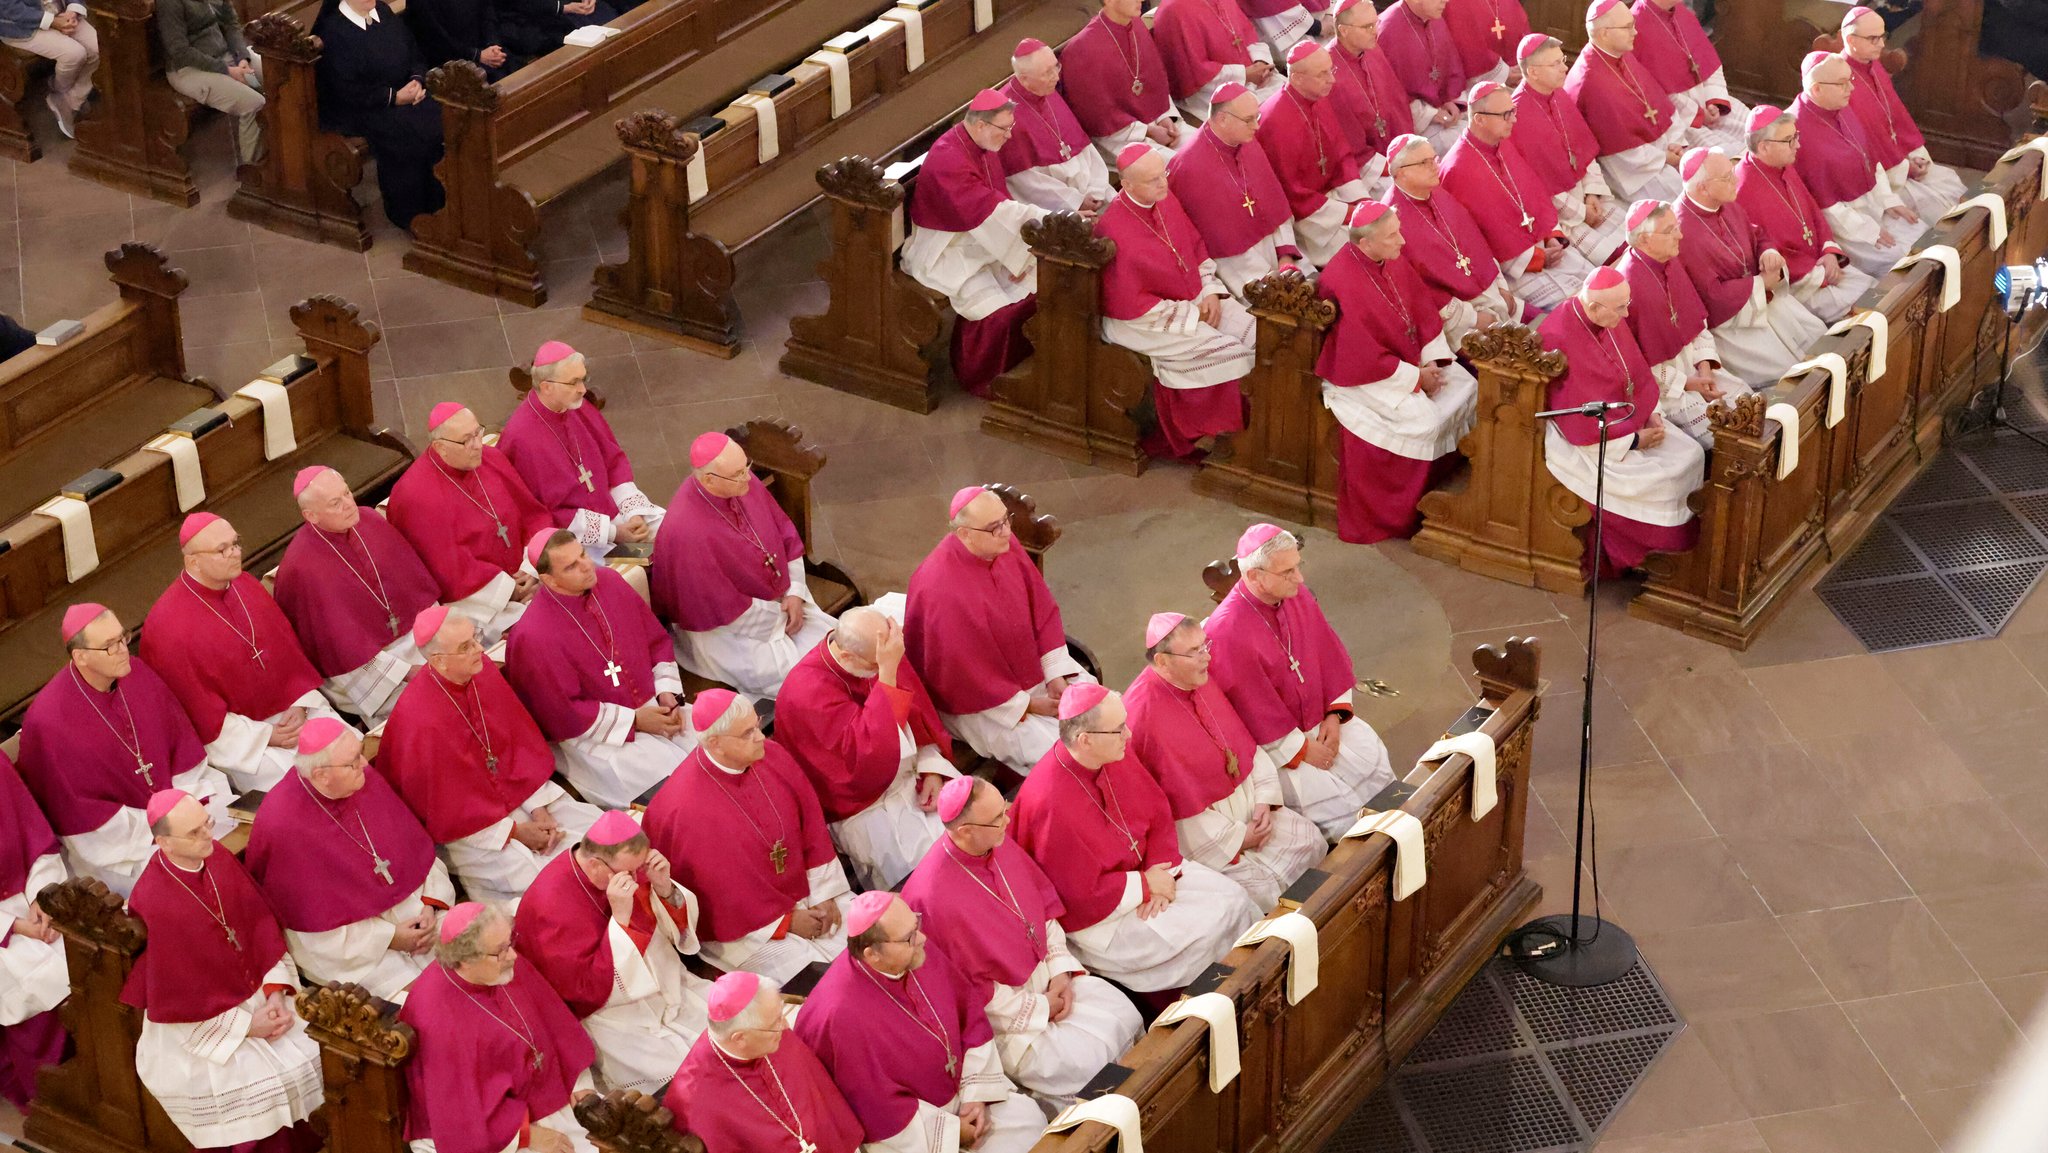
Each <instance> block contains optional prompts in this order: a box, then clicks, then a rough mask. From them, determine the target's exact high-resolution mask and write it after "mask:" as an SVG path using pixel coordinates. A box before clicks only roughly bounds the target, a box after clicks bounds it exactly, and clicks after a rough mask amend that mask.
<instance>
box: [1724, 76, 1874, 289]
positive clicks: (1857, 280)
mask: <svg viewBox="0 0 2048 1153" xmlns="http://www.w3.org/2000/svg"><path fill="white" fill-rule="evenodd" d="M1799 140H1800V133H1799V121H1798V118H1797V117H1795V116H1793V115H1792V114H1791V113H1789V112H1786V111H1783V110H1782V109H1779V108H1775V107H1773V106H1771V105H1769V104H1759V105H1758V106H1756V107H1755V108H1753V109H1751V110H1750V114H1749V152H1748V153H1747V154H1746V155H1744V156H1743V158H1742V163H1741V164H1740V165H1738V166H1737V167H1736V170H1735V196H1736V202H1737V203H1738V204H1740V205H1741V207H1742V210H1743V212H1745V213H1747V214H1748V216H1749V218H1750V220H1752V221H1754V222H1755V223H1756V225H1757V227H1758V229H1759V230H1761V231H1762V233H1763V235H1764V239H1765V240H1767V241H1769V242H1770V244H1771V246H1772V247H1774V248H1776V249H1777V250H1778V251H1779V252H1780V253H1783V254H1784V257H1785V275H1786V277H1787V278H1788V279H1790V280H1791V282H1792V295H1793V296H1795V297H1797V298H1798V299H1799V301H1800V302H1801V303H1802V304H1804V305H1806V307H1807V310H1808V311H1810V312H1812V313H1813V314H1814V315H1815V316H1817V317H1819V318H1820V320H1821V322H1822V323H1823V324H1833V323H1834V322H1836V321H1838V320H1840V319H1842V318H1843V317H1845V316H1847V315H1849V310H1850V309H1853V308H1855V307H1856V302H1857V301H1858V300H1861V299H1862V298H1863V294H1864V293H1866V292H1868V291H1870V289H1871V287H1872V286H1873V285H1875V284H1876V283H1877V279H1876V278H1875V277H1873V276H1871V275H1870V274H1869V273H1867V272H1865V271H1863V270H1862V269H1860V268H1857V267H1856V266H1855V265H1853V264H1851V263H1850V262H1849V254H1848V253H1846V252H1844V251H1842V246H1841V245H1839V244H1836V243H1835V234H1834V229H1833V228H1832V227H1831V226H1830V225H1829V224H1828V217H1827V214H1826V213H1824V212H1823V211H1821V206H1820V202H1819V201H1818V200H1815V199H1814V196H1813V193H1812V192H1811V191H1809V190H1808V189H1807V187H1806V181H1805V180H1803V179H1801V178H1800V176H1799V170H1798V168H1797V167H1795V165H1794V161H1796V160H1797V159H1798V156H1799Z"/></svg>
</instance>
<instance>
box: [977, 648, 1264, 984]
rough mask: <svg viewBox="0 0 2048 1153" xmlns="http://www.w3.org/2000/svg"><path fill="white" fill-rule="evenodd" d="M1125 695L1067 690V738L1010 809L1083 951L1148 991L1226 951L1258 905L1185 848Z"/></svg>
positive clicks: (1063, 714)
mask: <svg viewBox="0 0 2048 1153" xmlns="http://www.w3.org/2000/svg"><path fill="white" fill-rule="evenodd" d="M1125 717H1126V714H1125V711H1124V705H1123V698H1122V697H1121V696H1120V695H1119V694H1117V693H1114V692H1111V691H1110V690H1108V689H1105V688H1103V687H1102V686H1101V685H1098V684H1093V683H1089V684H1080V685H1075V686H1074V687H1072V688H1070V689H1068V690H1067V691H1066V694H1065V695H1063V696H1062V697H1061V698H1060V743H1059V744H1057V745H1055V746H1053V748H1052V750H1051V751H1050V752H1048V753H1046V754H1045V757H1044V759H1043V760H1041V761H1039V762H1038V766H1037V767H1036V768H1035V769H1033V770H1032V772H1031V775H1030V776H1029V777H1026V778H1025V780H1024V785H1023V787H1022V788H1020V789H1018V790H1017V801H1016V804H1015V805H1014V806H1012V808H1011V811H1010V820H1011V827H1012V830H1013V831H1012V834H1011V835H1013V836H1014V837H1016V838H1017V844H1018V846H1019V847H1020V848H1022V849H1023V850H1024V851H1025V852H1026V853H1027V854H1029V855H1030V857H1031V859H1032V860H1033V861H1035V862H1037V864H1038V867H1039V868H1040V869H1041V870H1043V871H1044V873H1045V875H1046V877H1047V878H1048V879H1050V880H1051V881H1052V887H1053V891H1054V892H1055V893H1056V894H1057V895H1058V897H1059V902H1060V905H1061V907H1062V908H1063V909H1064V910H1065V911H1064V912H1063V913H1062V914H1061V915H1060V923H1061V926H1062V927H1063V928H1065V930H1066V934H1067V948H1068V950H1069V951H1071V952H1072V953H1073V954H1074V957H1075V959H1077V960H1079V961H1080V962H1081V963H1082V964H1084V965H1086V966H1088V968H1089V969H1090V970H1091V971H1093V972H1095V973H1098V974H1100V975H1102V976H1104V977H1107V978H1109V979H1110V980H1112V981H1115V982H1116V983H1117V984H1119V985H1122V986H1124V987H1125V988H1127V989H1131V990H1135V991H1137V992H1140V993H1165V992H1167V991H1170V990H1174V989H1179V988H1180V987H1182V986H1184V985H1186V984H1187V983H1188V982H1190V981H1192V980H1194V979H1195V978H1196V977H1197V976H1199V975H1201V972H1202V970H1203V969H1206V968H1208V967H1209V966H1210V965H1211V964H1213V963H1214V962H1215V961H1217V960H1218V959H1219V958H1221V957H1222V956H1223V954H1225V953H1227V952H1229V951H1230V947H1231V943H1232V942H1233V941H1236V940H1237V938H1238V937H1239V936H1240V935H1242V934H1243V933H1244V931H1245V930H1246V929H1248V928H1250V927H1251V923H1252V922H1253V921H1254V920H1257V919H1258V915H1259V910H1258V909H1257V907H1255V906H1254V905H1253V904H1252V902H1251V898H1250V897H1248V896H1246V895H1245V891H1244V889H1243V888H1242V887H1241V886H1239V885H1238V883H1237V882H1235V881H1233V880H1230V879H1229V878H1228V877H1225V876H1223V875H1222V874H1221V873H1218V872H1217V871H1216V870H1214V869H1211V868H1210V867H1209V866H1207V865H1204V864H1202V863H1201V862H1199V861H1191V860H1186V859H1183V858H1182V856H1181V852H1180V843H1179V839H1178V834H1177V832H1176V830H1175V827H1174V821H1173V810H1172V808H1171V807H1170V806H1169V805H1168V803H1167V800H1166V794H1165V793H1164V792H1162V791H1161V790H1160V788H1159V782H1158V781H1157V780H1155V779H1154V778H1153V776H1152V772H1151V770H1150V769H1148V768H1146V767H1145V765H1144V763H1143V762H1141V761H1139V760H1138V758H1137V757H1136V756H1135V755H1134V754H1133V753H1132V752H1131V729H1130V726H1129V725H1127V724H1126V723H1125Z"/></svg>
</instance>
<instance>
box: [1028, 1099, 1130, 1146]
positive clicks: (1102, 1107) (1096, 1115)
mask: <svg viewBox="0 0 2048 1153" xmlns="http://www.w3.org/2000/svg"><path fill="white" fill-rule="evenodd" d="M1083 1121H1094V1122H1096V1123H1097V1124H1100V1125H1107V1126H1109V1127H1110V1128H1112V1129H1114V1130H1116V1140H1117V1146H1116V1147H1117V1149H1118V1153H1145V1126H1144V1124H1143V1118H1142V1117H1140V1116H1139V1114H1138V1103H1137V1102H1136V1101H1133V1100H1131V1099H1130V1098H1129V1097H1126V1096H1124V1095H1123V1094H1121V1093H1104V1094H1103V1095H1102V1096H1100V1097H1095V1098H1091V1099H1089V1100H1087V1101H1076V1102H1075V1103H1074V1104H1072V1105H1069V1106H1067V1107H1066V1108H1065V1109H1063V1110H1061V1111H1060V1115H1059V1116H1057V1117H1055V1118H1053V1119H1052V1123H1051V1124H1049V1125H1047V1126H1046V1127H1045V1131H1046V1132H1047V1133H1064V1132H1066V1131H1067V1130H1069V1129H1072V1128H1074V1127H1075V1126H1077V1125H1079V1124H1081V1123H1082V1122H1083Z"/></svg>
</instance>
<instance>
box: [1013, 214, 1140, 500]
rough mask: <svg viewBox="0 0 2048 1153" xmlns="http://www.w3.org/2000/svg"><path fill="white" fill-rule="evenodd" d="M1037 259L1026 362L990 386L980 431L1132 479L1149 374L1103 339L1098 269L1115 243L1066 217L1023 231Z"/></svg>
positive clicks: (1129, 355)
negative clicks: (1034, 310)
mask: <svg viewBox="0 0 2048 1153" xmlns="http://www.w3.org/2000/svg"><path fill="white" fill-rule="evenodd" d="M1024 242H1025V243H1026V244H1029V245H1030V246H1031V253H1032V255H1033V256H1034V257H1036V258H1037V260H1038V311H1037V313H1036V314H1035V315H1034V316H1032V318H1031V319H1030V320H1029V321H1026V322H1025V325H1024V334H1025V335H1026V336H1027V337H1029V338H1030V340H1031V344H1032V348H1033V349H1034V351H1033V353H1032V355H1031V359H1030V360H1027V361H1025V362H1024V363H1023V364H1020V365H1018V366H1017V367H1016V368H1013V369H1011V370H1010V371H1009V372H1007V373H1004V374H1003V375H1002V376H999V377H997V378H996V379H995V382H994V383H993V384H991V385H990V391H989V406H988V415H986V416H984V417H982V420H981V430H982V431H983V432H985V433H988V434H989V435H990V436H999V437H1002V438H1003V439H1004V440H1013V441H1016V442H1017V443H1019V444H1024V445H1029V446H1031V447H1032V448H1035V449H1038V450H1040V451H1041V452H1049V453H1052V454H1053V455H1055V456H1062V457H1066V458H1067V459H1069V460H1078V461H1081V462H1083V463H1086V464H1093V465H1099V466H1101V467H1103V468H1107V469H1113V470H1115V471H1117V472H1121V473H1126V474H1129V475H1132V476H1135V475H1137V474H1138V473H1141V472H1143V471H1145V464H1146V457H1145V451H1144V449H1142V448H1141V447H1139V441H1140V438H1141V437H1142V435H1143V429H1142V427H1141V424H1140V422H1141V421H1142V420H1149V419H1150V417H1149V412H1150V406H1151V396H1150V394H1151V386H1152V368H1151V365H1150V363H1149V362H1148V361H1147V360H1146V359H1145V358H1144V357H1142V356H1140V355H1138V354H1137V353H1135V352H1132V351H1131V350H1130V349H1128V348H1124V347H1122V346H1120V345H1115V344H1111V343H1109V342H1108V341H1106V340H1104V339H1102V269H1103V267H1104V266H1105V265H1107V264H1108V263H1109V260H1110V257H1112V256H1114V255H1115V254H1116V242H1115V241H1113V240H1108V239H1105V238H1103V237H1099V236H1097V235H1095V230H1094V228H1093V226H1091V225H1090V224H1089V223H1088V222H1087V221H1085V220H1083V219H1081V217H1080V216H1079V215H1078V214H1076V213H1072V212H1054V213H1050V214H1048V215H1046V216H1044V217H1042V218H1040V219H1039V220H1037V221H1035V222H1033V223H1031V224H1027V225H1025V226H1024Z"/></svg>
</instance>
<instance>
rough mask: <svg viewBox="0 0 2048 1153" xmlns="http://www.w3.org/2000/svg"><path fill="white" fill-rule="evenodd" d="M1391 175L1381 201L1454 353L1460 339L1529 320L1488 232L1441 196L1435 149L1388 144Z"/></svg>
mask: <svg viewBox="0 0 2048 1153" xmlns="http://www.w3.org/2000/svg"><path fill="white" fill-rule="evenodd" d="M1387 163H1388V164H1389V165H1390V166H1391V168H1392V171H1393V176H1394V183H1393V187H1392V188H1389V189H1388V190H1387V194H1386V196H1385V197H1384V198H1382V203H1384V204H1387V205H1388V206H1390V207H1392V208H1393V210H1394V213H1395V215H1397V216H1399V217H1400V218H1401V235H1402V237H1403V238H1404V239H1405V241H1406V247H1405V248H1404V249H1403V253H1404V255H1405V258H1406V259H1407V260H1408V261H1409V262H1410V263H1411V264H1412V265H1413V266H1414V268H1415V271H1416V273H1417V274H1419V275H1420V276H1421V277H1422V283H1423V284H1425V285H1427V286H1429V288H1430V289H1431V290H1432V291H1433V292H1434V297H1433V301H1434V302H1435V303H1436V307H1438V308H1439V309H1440V310H1441V311H1442V313H1443V322H1444V336H1445V339H1446V340H1447V341H1449V343H1450V346H1451V347H1452V348H1453V349H1455V348H1457V347H1458V346H1459V345H1460V344H1462V343H1464V340H1465V334H1466V333H1468V332H1471V331H1472V330H1473V329H1477V328H1487V327H1490V326H1492V325H1495V324H1499V323H1500V322H1501V321H1503V320H1506V321H1521V320H1523V319H1525V317H1526V316H1527V312H1526V309H1525V307H1524V305H1523V304H1522V302H1521V301H1520V300H1519V299H1517V298H1516V297H1515V294H1514V292H1513V290H1511V289H1510V288H1509V287H1508V282H1507V277H1505V276H1502V275H1501V270H1500V262H1499V261H1496V260H1495V259H1494V258H1493V249H1492V247H1491V246H1490V245H1489V244H1488V243H1487V240H1486V233H1485V232H1484V231H1482V230H1481V229H1480V227H1479V222H1478V221H1477V220H1474V219H1473V218H1472V213H1470V212H1469V211H1467V210H1466V208H1465V206H1464V205H1462V204H1460V203H1458V201H1457V198H1456V197H1453V196H1448V195H1445V194H1443V193H1442V191H1441V189H1440V187H1439V186H1440V185H1441V184H1442V182H1443V173H1442V169H1440V168H1439V167H1438V166H1437V162H1436V149H1435V148H1434V147H1432V146H1431V145H1430V143H1429V141H1427V140H1424V139H1423V138H1422V137H1420V136H1400V137H1396V138H1395V139H1394V142H1393V143H1392V144H1389V145H1388V146H1387Z"/></svg>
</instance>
